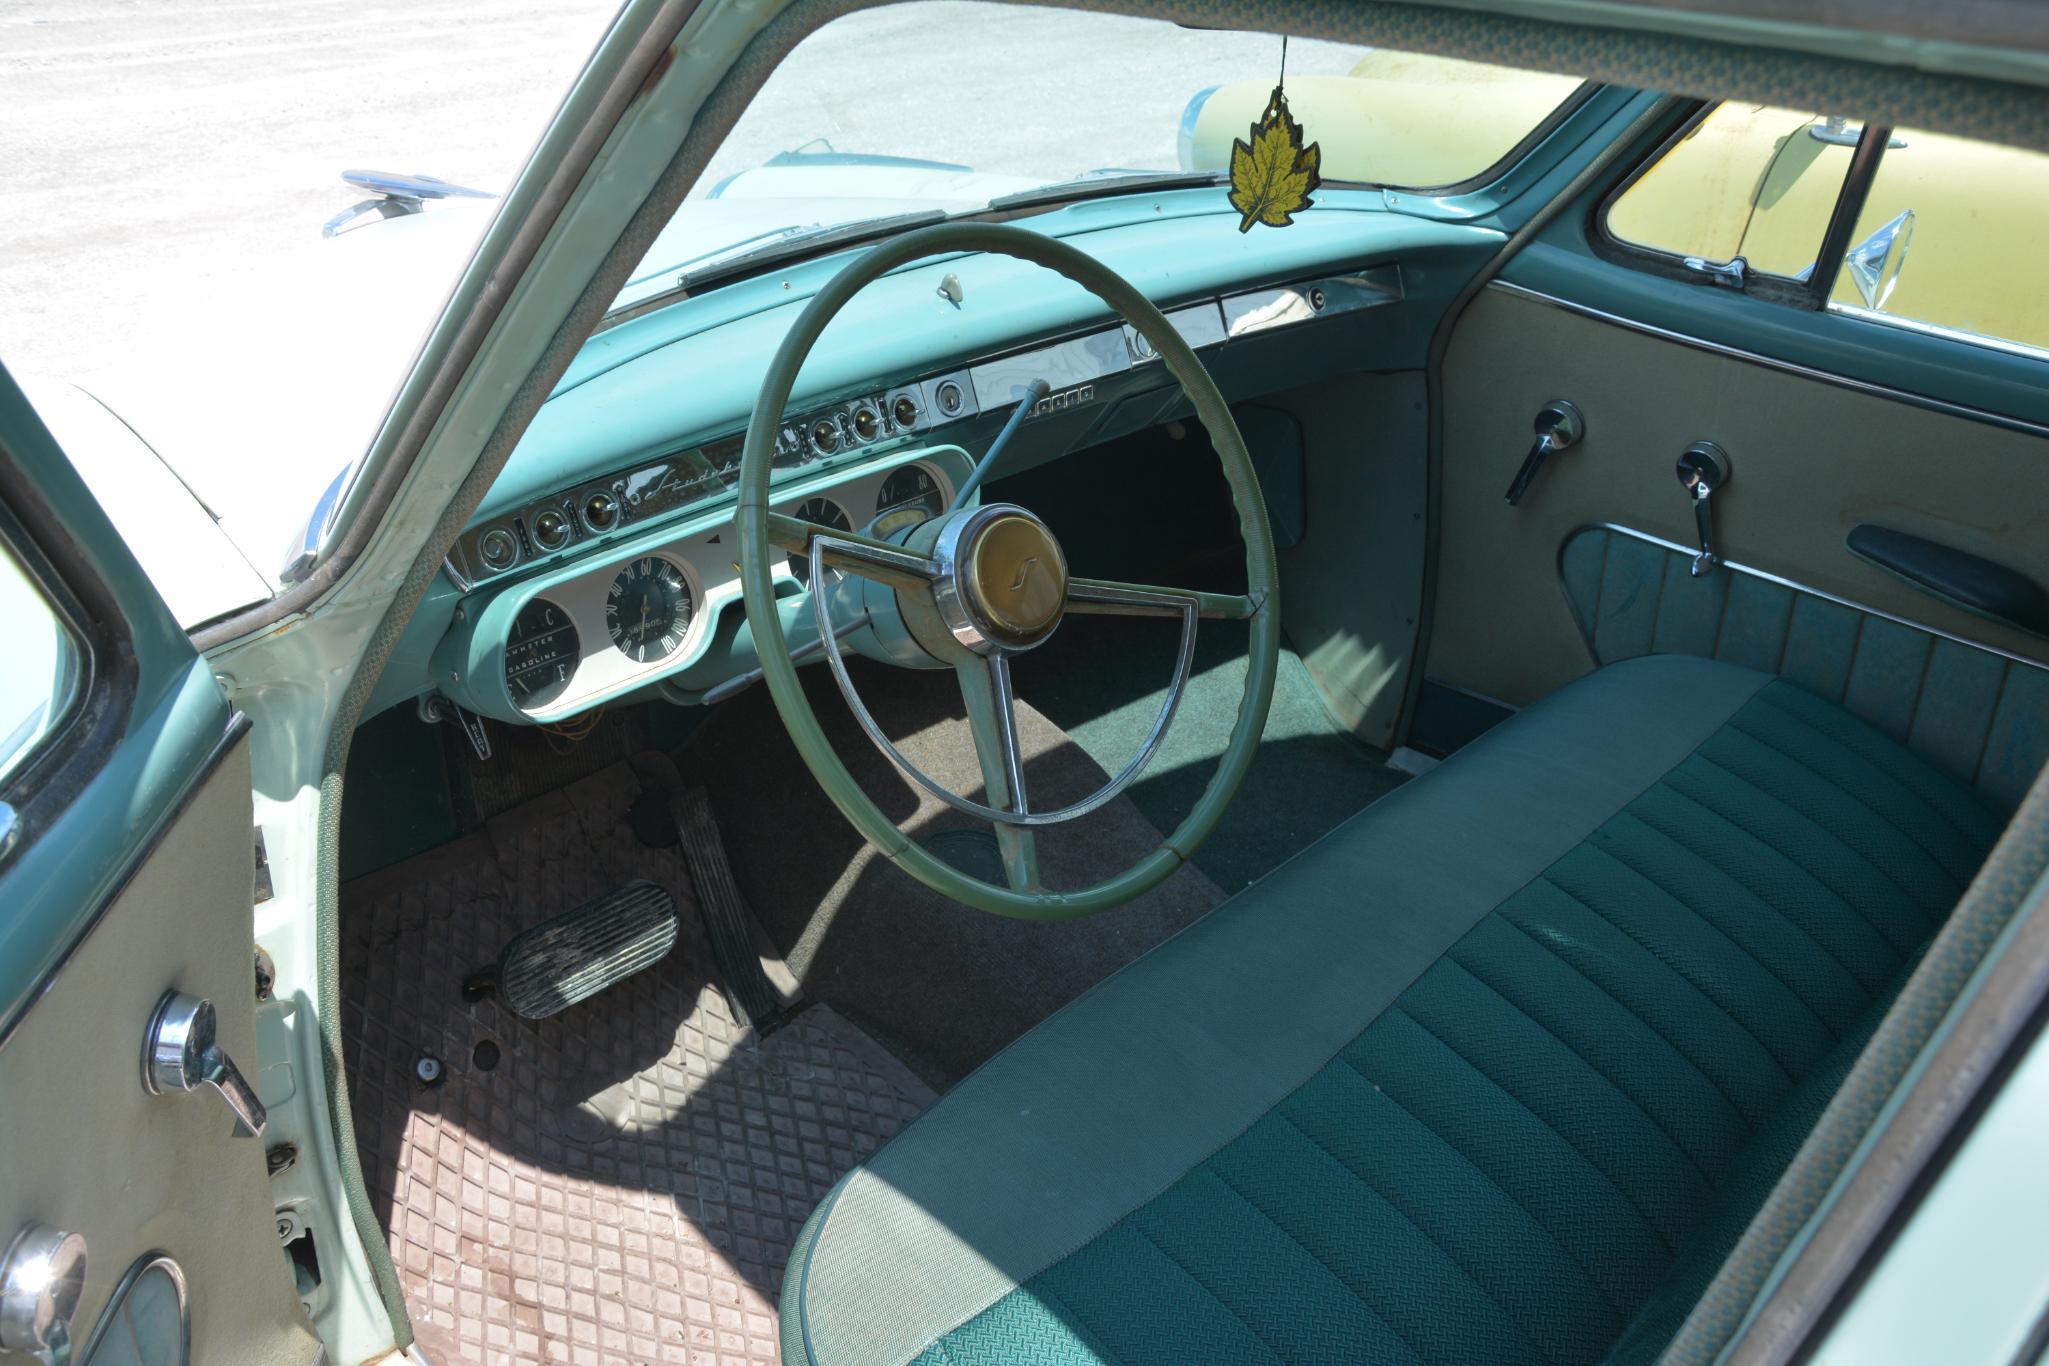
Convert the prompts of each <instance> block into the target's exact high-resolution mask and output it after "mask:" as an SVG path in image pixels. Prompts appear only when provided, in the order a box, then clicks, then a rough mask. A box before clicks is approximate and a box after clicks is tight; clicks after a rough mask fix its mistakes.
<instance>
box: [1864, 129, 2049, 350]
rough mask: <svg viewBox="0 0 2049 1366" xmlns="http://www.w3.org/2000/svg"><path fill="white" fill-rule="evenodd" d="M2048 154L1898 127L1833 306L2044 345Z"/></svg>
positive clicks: (2048, 280)
mask: <svg viewBox="0 0 2049 1366" xmlns="http://www.w3.org/2000/svg"><path fill="white" fill-rule="evenodd" d="M2045 223H2049V156H2044V155H2043V154H2041V153H2039V152H2024V151H2020V150H2017V149H2014V148H2010V147H2000V146H1997V145H1995V144H1992V143H1984V142H1971V141H1968V140H1966V139H1963V138H1953V137H1944V136H1942V135H1940V134H1936V133H1928V132H1923V131H1921V130H1920V129H1915V128H1896V129H1894V130H1893V135H1892V139H1891V141H1890V143H1889V145H1888V146H1887V148H1886V153H1885V158H1884V160H1882V161H1880V162H1879V164H1878V174H1877V176H1876V178H1874V179H1873V180H1872V182H1871V191H1870V193H1869V194H1868V195H1867V196H1866V197H1865V200H1864V210H1863V212H1862V213H1861V214H1859V215H1858V219H1857V226H1856V227H1855V229H1853V230H1852V232H1851V234H1850V247H1849V250H1848V252H1847V253H1846V254H1845V255H1844V257H1843V267H1842V270H1841V271H1840V272H1839V273H1838V274H1837V276H1836V280H1835V285H1834V288H1833V289H1832V290H1831V291H1830V293H1829V306H1830V307H1831V308H1835V309H1837V310H1839V311H1842V312H1850V313H1856V314H1859V315H1862V316H1865V317H1870V318H1875V319H1879V320H1884V321H1903V322H1909V323H1919V324H1925V325H1928V326H1930V327H1933V328H1936V329H1939V330H1942V331H1946V332H1954V333H1958V334H1961V335H1962V336H1963V337H1964V338H1965V339H1966V340H1970V341H1980V342H1984V341H1991V342H2009V343H2017V344H2019V345H2021V346H2024V347H2029V348H2032V349H2035V350H2049V252H2045V251H2044V250H2043V231H2044V229H2043V225H2044V224H2045Z"/></svg>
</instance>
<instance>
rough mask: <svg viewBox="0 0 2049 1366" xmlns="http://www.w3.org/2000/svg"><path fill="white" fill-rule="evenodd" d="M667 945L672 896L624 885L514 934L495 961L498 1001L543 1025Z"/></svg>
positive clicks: (654, 958) (661, 953) (656, 958)
mask: <svg viewBox="0 0 2049 1366" xmlns="http://www.w3.org/2000/svg"><path fill="white" fill-rule="evenodd" d="M675 946H676V901H675V898H673V897H671V896H670V895H669V894H668V893H667V892H666V891H664V890H663V889H662V888H661V887H659V886H657V885H656V884H654V883H652V882H647V881H636V882H629V883H627V884H626V885H625V886H624V887H621V888H620V889H619V890H618V891H616V892H607V893H606V894H605V895H603V896H601V897H599V898H597V900H595V901H586V902H584V904H583V905H581V906H578V907H577V908H576V909H575V910H573V911H564V912H563V913H562V914H561V915H558V916H556V917H554V918H553V919H550V920H544V921H542V922H541V923H540V924H538V925H536V926H534V927H533V928H532V929H530V930H522V931H521V932H520V933H518V934H517V935H514V936H513V938H512V942H511V943H509V944H507V945H506V946H505V950H504V952H502V953H500V954H499V955H498V980H497V983H496V986H497V989H498V995H499V997H500V999H502V1000H503V1001H504V1002H505V1004H506V1005H508V1006H510V1007H512V1010H513V1013H515V1014H517V1015H520V1016H523V1017H525V1018H526V1019H529V1020H545V1019H547V1018H548V1017H549V1016H550V1015H554V1014H556V1013H558V1012H560V1011H563V1010H567V1009H568V1008H569V1007H570V1006H573V1005H575V1004H576V1003H577V1002H578V1001H583V1000H588V999H589V998H591V997H592V996H595V995H597V994H598V993H599V992H601V991H603V990H604V989H605V988H606V987H609V986H615V985H617V984H618V983H620V982H623V981H625V980H626V979H627V978H628V977H631V976H632V975H633V974H634V973H636V972H639V971H640V970H641V969H642V968H646V967H652V966H654V965H655V964H656V963H659V962H661V961H662V959H663V958H665V957H666V956H667V955H668V952H669V950H670V949H672V948H674V947H675Z"/></svg>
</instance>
